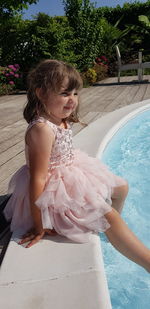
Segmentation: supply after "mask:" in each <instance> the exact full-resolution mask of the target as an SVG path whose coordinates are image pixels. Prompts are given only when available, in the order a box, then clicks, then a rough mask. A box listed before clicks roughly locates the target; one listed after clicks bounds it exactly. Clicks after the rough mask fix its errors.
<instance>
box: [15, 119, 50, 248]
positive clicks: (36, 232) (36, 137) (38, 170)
mask: <svg viewBox="0 0 150 309" xmlns="http://www.w3.org/2000/svg"><path fill="white" fill-rule="evenodd" d="M54 139H55V136H54V133H53V131H52V129H51V128H50V127H49V126H48V125H47V124H45V123H38V124H36V125H34V126H33V127H32V128H31V129H30V130H29V131H28V132H27V135H26V143H27V145H28V156H29V167H30V183H29V196H30V207H31V214H32V217H33V222H34V227H33V232H32V233H30V232H29V233H27V237H25V238H24V239H23V240H22V241H21V242H20V243H21V244H22V243H25V242H27V241H30V243H29V244H28V245H27V247H31V246H32V245H33V244H35V243H36V242H37V241H38V240H40V239H41V238H42V237H43V235H44V234H45V231H44V230H43V227H42V220H41V211H40V209H38V207H37V206H36V205H35V201H36V200H37V199H38V197H39V196H40V195H41V193H42V192H43V190H44V188H45V183H46V178H47V174H48V165H49V158H50V154H51V149H52V145H53V143H54Z"/></svg>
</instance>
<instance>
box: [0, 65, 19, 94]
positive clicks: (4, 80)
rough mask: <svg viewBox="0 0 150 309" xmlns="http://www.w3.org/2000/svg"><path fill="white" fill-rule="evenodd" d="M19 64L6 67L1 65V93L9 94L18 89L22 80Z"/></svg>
mask: <svg viewBox="0 0 150 309" xmlns="http://www.w3.org/2000/svg"><path fill="white" fill-rule="evenodd" d="M19 69H20V66H19V64H14V65H13V64H10V65H8V66H6V67H2V66H1V67H0V94H1V95H2V94H9V93H11V92H12V91H13V90H15V89H17V88H18V87H19V85H20V82H21V74H20V72H19Z"/></svg>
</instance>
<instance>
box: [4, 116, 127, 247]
mask: <svg viewBox="0 0 150 309" xmlns="http://www.w3.org/2000/svg"><path fill="white" fill-rule="evenodd" d="M36 122H46V123H47V125H48V126H50V127H51V128H52V130H53V132H54V135H55V143H54V145H53V147H52V152H51V157H50V158H49V169H48V174H47V180H46V184H45V189H44V191H43V193H42V194H41V195H40V196H39V198H38V199H37V201H36V205H37V207H39V209H40V210H41V216H42V224H43V228H47V229H53V228H54V229H55V230H56V232H57V233H58V234H60V235H63V236H66V237H67V238H69V239H71V240H73V241H76V242H86V241H89V239H90V235H91V233H99V232H104V231H105V230H107V229H108V228H109V227H110V225H109V223H108V222H107V220H106V218H105V217H104V215H105V214H106V213H108V212H109V211H111V210H112V208H111V195H112V193H113V188H114V187H116V186H121V185H124V184H125V181H124V180H123V179H122V178H120V177H119V176H116V175H114V174H113V173H112V172H111V171H109V170H108V168H107V167H106V166H105V165H104V164H102V163H101V162H100V161H99V160H98V159H96V158H92V157H89V156H88V155H87V154H86V153H84V152H81V151H80V150H75V149H74V148H73V145H72V131H71V129H70V127H69V128H67V129H64V128H61V127H59V126H57V125H55V124H53V123H52V122H50V121H48V120H46V119H44V118H42V117H40V118H39V119H37V120H34V121H32V122H31V123H30V124H29V126H28V129H30V128H31V127H32V126H33V125H34V124H35V123H36ZM28 129H27V130H28ZM29 179H30V168H29V163H28V149H27V145H26V165H24V166H22V167H21V168H20V169H19V170H18V171H17V172H16V173H15V174H14V176H13V177H12V179H11V181H10V184H9V193H12V196H11V198H10V199H9V201H8V203H7V205H6V207H5V210H4V214H5V217H6V219H7V220H8V221H9V220H11V231H17V232H18V233H21V234H22V233H25V232H26V231H28V230H29V229H30V228H31V227H32V226H33V221H32V217H31V213H30V205H29Z"/></svg>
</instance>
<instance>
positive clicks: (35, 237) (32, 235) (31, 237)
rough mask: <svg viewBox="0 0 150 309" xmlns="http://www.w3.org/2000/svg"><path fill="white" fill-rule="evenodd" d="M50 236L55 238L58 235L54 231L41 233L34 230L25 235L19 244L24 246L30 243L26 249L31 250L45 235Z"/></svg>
mask: <svg viewBox="0 0 150 309" xmlns="http://www.w3.org/2000/svg"><path fill="white" fill-rule="evenodd" d="M46 234H48V235H50V236H55V235H57V232H56V231H55V230H54V229H53V230H50V229H42V230H41V231H39V232H37V231H36V230H35V229H34V228H33V229H31V230H30V231H29V232H27V233H26V234H25V235H23V239H22V240H21V241H20V242H19V245H22V244H24V243H26V242H29V243H28V244H27V246H26V248H30V247H31V246H33V245H34V244H36V243H37V242H38V241H39V240H41V239H42V238H43V237H44V235H46Z"/></svg>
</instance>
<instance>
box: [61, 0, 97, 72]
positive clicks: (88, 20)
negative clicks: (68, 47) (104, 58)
mask: <svg viewBox="0 0 150 309" xmlns="http://www.w3.org/2000/svg"><path fill="white" fill-rule="evenodd" d="M63 2H64V4H65V12H66V16H67V17H68V21H69V25H70V27H71V28H72V31H73V37H74V42H73V49H74V52H75V55H76V62H77V67H78V69H79V70H86V68H89V67H90V66H92V63H93V61H94V59H95V57H96V55H97V53H98V50H99V46H100V44H101V43H102V41H101V31H102V28H101V24H100V19H99V17H98V16H97V14H96V9H95V8H94V5H93V4H91V3H90V1H89V0H67V1H63Z"/></svg>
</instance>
